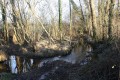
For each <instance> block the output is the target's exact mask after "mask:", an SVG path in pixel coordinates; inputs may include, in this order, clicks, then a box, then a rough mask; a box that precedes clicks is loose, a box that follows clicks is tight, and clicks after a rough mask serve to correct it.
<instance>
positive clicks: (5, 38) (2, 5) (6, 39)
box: [1, 0, 8, 41]
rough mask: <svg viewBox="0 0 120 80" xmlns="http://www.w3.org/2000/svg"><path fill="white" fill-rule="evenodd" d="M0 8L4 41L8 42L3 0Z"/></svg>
mask: <svg viewBox="0 0 120 80" xmlns="http://www.w3.org/2000/svg"><path fill="white" fill-rule="evenodd" d="M1 8H2V21H3V31H4V40H5V41H8V28H7V17H6V4H5V0H2V4H1Z"/></svg>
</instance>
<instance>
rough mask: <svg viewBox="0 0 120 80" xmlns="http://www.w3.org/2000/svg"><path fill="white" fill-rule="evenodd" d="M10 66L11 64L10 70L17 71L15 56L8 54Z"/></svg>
mask: <svg viewBox="0 0 120 80" xmlns="http://www.w3.org/2000/svg"><path fill="white" fill-rule="evenodd" d="M10 66H11V72H12V73H17V68H16V59H15V56H10Z"/></svg>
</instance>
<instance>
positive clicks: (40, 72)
mask: <svg viewBox="0 0 120 80" xmlns="http://www.w3.org/2000/svg"><path fill="white" fill-rule="evenodd" d="M119 51H120V40H117V41H112V42H106V41H104V42H97V43H96V46H94V50H93V53H94V54H95V55H93V56H92V60H90V61H88V63H87V64H85V65H81V64H80V63H75V64H72V63H69V62H65V61H60V60H58V61H53V62H48V63H45V64H44V65H43V66H42V67H40V68H38V69H34V70H31V71H30V72H27V73H23V74H21V75H19V76H17V78H16V80H117V79H118V74H119V63H120V62H119V59H120V52H119Z"/></svg>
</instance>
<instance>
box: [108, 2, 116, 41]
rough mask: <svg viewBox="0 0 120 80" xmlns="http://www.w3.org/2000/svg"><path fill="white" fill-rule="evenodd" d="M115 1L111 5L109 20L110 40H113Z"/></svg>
mask: <svg viewBox="0 0 120 80" xmlns="http://www.w3.org/2000/svg"><path fill="white" fill-rule="evenodd" d="M114 3H115V1H114V0H110V5H109V15H108V16H109V20H108V37H109V39H112V26H113V25H112V23H113V9H114Z"/></svg>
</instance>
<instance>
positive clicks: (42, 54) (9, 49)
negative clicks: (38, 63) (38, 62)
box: [0, 46, 72, 59]
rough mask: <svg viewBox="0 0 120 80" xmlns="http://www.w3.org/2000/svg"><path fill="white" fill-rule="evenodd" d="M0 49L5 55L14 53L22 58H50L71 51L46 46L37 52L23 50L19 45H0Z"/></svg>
mask: <svg viewBox="0 0 120 80" xmlns="http://www.w3.org/2000/svg"><path fill="white" fill-rule="evenodd" d="M0 50H2V51H4V52H5V53H6V54H7V55H9V56H11V55H15V56H20V57H24V58H32V59H43V58H50V57H56V56H65V55H68V54H70V53H71V50H72V49H71V48H69V49H66V50H54V49H49V48H46V49H44V50H40V51H38V52H32V51H29V50H27V51H23V50H22V47H21V46H2V47H0Z"/></svg>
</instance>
